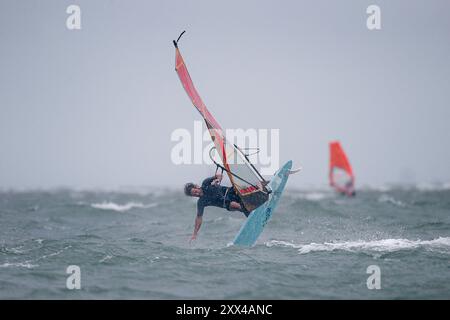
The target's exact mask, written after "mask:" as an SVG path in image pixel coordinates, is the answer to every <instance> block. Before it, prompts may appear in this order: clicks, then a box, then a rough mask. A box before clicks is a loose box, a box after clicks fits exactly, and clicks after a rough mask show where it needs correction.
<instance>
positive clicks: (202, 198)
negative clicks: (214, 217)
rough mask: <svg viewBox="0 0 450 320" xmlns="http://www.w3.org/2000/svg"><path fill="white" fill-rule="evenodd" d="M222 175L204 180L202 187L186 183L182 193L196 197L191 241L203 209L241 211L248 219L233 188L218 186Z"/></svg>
mask: <svg viewBox="0 0 450 320" xmlns="http://www.w3.org/2000/svg"><path fill="white" fill-rule="evenodd" d="M221 181H222V175H221V174H216V175H215V176H213V177H210V178H206V179H205V180H203V182H202V186H201V187H200V186H198V185H196V184H194V183H186V185H185V186H184V193H185V194H186V195H187V196H190V197H198V198H199V199H198V201H197V216H196V218H195V227H194V233H193V234H192V237H191V240H195V239H196V238H197V233H198V230H200V227H201V225H202V217H203V211H204V209H205V207H208V206H214V207H219V208H225V209H227V210H228V211H241V212H243V213H244V214H245V216H246V217H248V215H249V212H248V211H247V210H246V209H245V207H244V205H243V204H242V201H241V199H240V197H239V196H238V195H237V194H236V192H235V191H234V188H233V187H224V186H221V185H220V182H221Z"/></svg>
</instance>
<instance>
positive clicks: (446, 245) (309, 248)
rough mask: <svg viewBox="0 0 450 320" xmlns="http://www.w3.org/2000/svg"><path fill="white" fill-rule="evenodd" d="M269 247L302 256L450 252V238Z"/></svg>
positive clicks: (279, 243)
mask: <svg viewBox="0 0 450 320" xmlns="http://www.w3.org/2000/svg"><path fill="white" fill-rule="evenodd" d="M265 244H266V246H268V247H273V246H284V247H291V248H295V249H298V252H299V253H300V254H306V253H310V252H321V251H349V252H364V251H373V252H395V251H400V250H411V249H417V248H425V249H446V250H447V251H448V252H450V237H439V238H437V239H433V240H408V239H383V240H374V241H363V240H358V241H344V242H324V243H310V244H304V245H302V244H295V243H292V242H287V241H280V240H271V241H268V242H266V243H265Z"/></svg>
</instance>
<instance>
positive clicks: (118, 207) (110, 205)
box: [91, 202, 158, 212]
mask: <svg viewBox="0 0 450 320" xmlns="http://www.w3.org/2000/svg"><path fill="white" fill-rule="evenodd" d="M157 205H158V204H157V203H150V204H142V203H140V202H128V203H126V204H123V205H122V204H117V203H114V202H102V203H93V204H91V207H92V208H95V209H100V210H112V211H118V212H125V211H128V210H131V209H133V208H142V209H147V208H152V207H155V206H157Z"/></svg>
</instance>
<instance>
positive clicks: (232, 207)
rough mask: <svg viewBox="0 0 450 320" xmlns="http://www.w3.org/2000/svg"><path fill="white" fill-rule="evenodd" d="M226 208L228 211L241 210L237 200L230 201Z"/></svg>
mask: <svg viewBox="0 0 450 320" xmlns="http://www.w3.org/2000/svg"><path fill="white" fill-rule="evenodd" d="M228 208H229V209H228V210H230V211H242V206H241V204H240V203H239V202H236V201H231V202H230V205H229V206H228Z"/></svg>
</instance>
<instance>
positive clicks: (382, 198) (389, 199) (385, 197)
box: [378, 194, 406, 208]
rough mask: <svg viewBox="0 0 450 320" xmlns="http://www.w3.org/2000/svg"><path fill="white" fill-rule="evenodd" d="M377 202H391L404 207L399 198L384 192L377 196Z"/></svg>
mask: <svg viewBox="0 0 450 320" xmlns="http://www.w3.org/2000/svg"><path fill="white" fill-rule="evenodd" d="M378 202H382V203H391V204H393V205H396V206H398V207H402V208H403V207H406V205H405V204H404V203H403V202H401V201H400V200H396V199H394V197H391V196H388V195H386V194H382V195H381V196H380V197H379V198H378Z"/></svg>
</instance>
